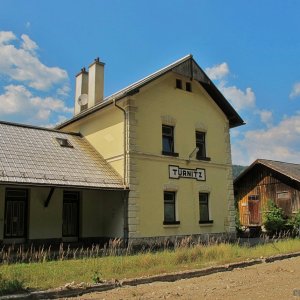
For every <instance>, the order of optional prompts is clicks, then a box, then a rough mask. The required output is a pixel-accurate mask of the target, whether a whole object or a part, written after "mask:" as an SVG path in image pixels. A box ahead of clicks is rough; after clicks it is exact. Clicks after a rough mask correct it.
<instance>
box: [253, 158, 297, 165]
mask: <svg viewBox="0 0 300 300" xmlns="http://www.w3.org/2000/svg"><path fill="white" fill-rule="evenodd" d="M256 161H258V162H259V161H270V162H275V163H276V162H277V163H282V164H289V165H297V166H300V164H297V163H292V162H285V161H280V160H273V159H265V158H258V159H257V160H256Z"/></svg>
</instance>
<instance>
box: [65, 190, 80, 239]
mask: <svg viewBox="0 0 300 300" xmlns="http://www.w3.org/2000/svg"><path fill="white" fill-rule="evenodd" d="M78 232H79V192H68V191H65V192H64V196H63V226H62V235H63V238H64V239H65V240H69V241H76V240H77V239H78Z"/></svg>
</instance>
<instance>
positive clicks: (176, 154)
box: [161, 151, 179, 157]
mask: <svg viewBox="0 0 300 300" xmlns="http://www.w3.org/2000/svg"><path fill="white" fill-rule="evenodd" d="M161 154H162V155H166V156H173V157H178V156H179V154H178V153H176V152H167V151H162V152H161Z"/></svg>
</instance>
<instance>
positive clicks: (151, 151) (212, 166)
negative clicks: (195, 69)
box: [131, 74, 232, 237]
mask: <svg viewBox="0 0 300 300" xmlns="http://www.w3.org/2000/svg"><path fill="white" fill-rule="evenodd" d="M176 78H180V77H179V76H175V75H174V74H169V75H167V76H164V77H162V78H161V79H159V80H156V81H155V82H153V83H152V84H149V86H147V87H146V88H144V89H141V91H140V93H139V94H137V95H135V99H134V103H135V106H136V107H137V112H136V115H135V118H136V120H137V126H136V132H137V134H136V137H137V138H136V144H137V145H138V151H137V152H135V151H134V150H133V151H132V154H131V157H135V162H136V172H133V173H132V174H134V173H135V174H134V177H136V178H137V180H138V184H137V187H136V188H135V189H136V190H135V191H134V194H137V195H138V196H137V198H135V201H136V202H137V207H138V213H137V214H136V216H137V218H138V224H137V227H136V228H137V232H136V234H135V237H145V236H149V237H150V236H169V235H186V234H199V233H220V232H225V225H224V220H225V219H226V218H227V215H228V185H230V184H231V185H232V182H230V181H228V179H227V178H228V172H229V170H230V168H231V165H230V164H228V151H227V150H228V144H226V141H225V132H226V131H225V128H226V127H227V128H228V121H227V119H226V117H225V115H224V114H223V112H222V111H221V110H220V109H219V107H217V105H216V104H215V103H214V102H213V101H212V100H211V99H210V98H209V96H208V95H207V94H206V92H205V91H204V90H203V89H202V87H200V85H199V84H198V83H197V82H193V83H192V88H193V92H192V93H191V92H187V91H184V90H179V89H176V88H175V79H176ZM182 79H183V78H182ZM185 81H186V79H183V82H185ZM166 116H169V117H166ZM168 118H169V119H170V120H171V122H175V124H174V125H175V134H174V135H175V152H177V153H179V157H178V158H175V157H170V156H163V155H161V151H162V124H164V123H165V122H164V121H162V119H163V120H164V119H168ZM199 127H202V128H203V130H204V131H206V154H207V156H208V157H210V158H211V161H210V162H205V161H197V160H196V159H195V156H194V157H193V159H192V161H191V162H189V163H188V162H187V161H186V160H187V159H188V157H189V154H190V153H191V152H192V151H193V150H194V149H195V147H196V141H195V131H196V130H197V129H198V130H200V129H202V128H199ZM227 130H228V129H227ZM169 165H177V166H179V167H181V168H191V169H196V168H204V169H205V170H206V177H207V180H206V181H205V182H199V181H196V180H195V179H186V178H181V179H179V180H178V179H169V173H168V166H169ZM173 187H175V189H176V190H177V194H176V201H177V203H176V205H177V214H178V221H180V222H181V223H180V225H178V226H177V225H176V226H175V225H167V226H164V225H163V216H164V200H163V192H164V189H165V190H172V188H173ZM199 192H209V194H210V196H209V203H210V214H211V218H212V219H213V221H214V223H213V224H212V225H207V224H206V225H199Z"/></svg>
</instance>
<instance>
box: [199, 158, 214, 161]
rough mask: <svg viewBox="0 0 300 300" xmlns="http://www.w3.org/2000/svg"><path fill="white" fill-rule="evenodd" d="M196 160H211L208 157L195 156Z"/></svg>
mask: <svg viewBox="0 0 300 300" xmlns="http://www.w3.org/2000/svg"><path fill="white" fill-rule="evenodd" d="M196 159H197V160H205V161H211V158H210V157H196Z"/></svg>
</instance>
